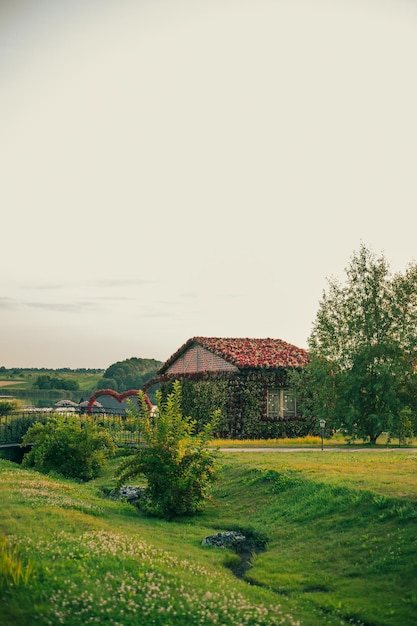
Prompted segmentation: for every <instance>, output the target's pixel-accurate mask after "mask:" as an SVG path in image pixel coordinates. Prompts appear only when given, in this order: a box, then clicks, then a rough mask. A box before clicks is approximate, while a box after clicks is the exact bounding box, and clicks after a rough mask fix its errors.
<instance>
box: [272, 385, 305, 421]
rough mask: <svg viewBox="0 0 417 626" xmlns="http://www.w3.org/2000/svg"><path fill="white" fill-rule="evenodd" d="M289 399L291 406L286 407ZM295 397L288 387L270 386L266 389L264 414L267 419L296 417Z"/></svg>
mask: <svg viewBox="0 0 417 626" xmlns="http://www.w3.org/2000/svg"><path fill="white" fill-rule="evenodd" d="M288 400H291V402H292V404H293V408H291V410H290V409H288V407H287V406H286V405H287V402H288ZM297 415H298V412H297V397H296V394H295V392H294V391H292V390H290V389H282V388H278V387H276V388H272V389H268V392H267V400H266V416H267V418H268V419H272V420H278V419H288V418H291V417H293V418H294V417H297Z"/></svg>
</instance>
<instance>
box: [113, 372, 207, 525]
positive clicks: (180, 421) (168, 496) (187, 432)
mask: <svg viewBox="0 0 417 626" xmlns="http://www.w3.org/2000/svg"><path fill="white" fill-rule="evenodd" d="M138 398H139V409H135V408H132V409H130V414H131V415H132V414H133V415H134V416H136V418H137V419H138V430H139V434H140V441H141V447H139V448H138V450H137V452H135V454H134V455H133V456H132V457H130V458H127V459H126V460H125V462H124V463H123V464H122V466H121V468H120V471H119V474H120V476H119V481H118V482H119V485H122V484H123V482H124V481H125V480H126V479H129V478H132V477H137V476H143V477H145V479H146V481H147V486H146V489H145V497H144V500H143V507H144V509H145V510H146V511H147V512H149V513H151V514H152V515H155V516H157V517H164V518H166V519H171V518H172V517H174V516H178V515H193V514H194V513H196V512H197V511H199V510H200V509H201V508H202V505H203V502H204V501H205V500H206V499H207V498H208V497H209V491H210V487H211V485H212V484H213V482H214V481H215V477H216V474H215V457H216V450H212V449H210V448H209V447H208V444H209V441H210V439H212V437H213V432H214V430H215V427H216V424H217V421H218V418H219V412H217V411H215V412H214V413H213V415H212V417H211V420H210V421H209V422H208V423H207V424H206V425H205V426H203V428H202V430H201V431H200V432H199V433H198V434H196V433H195V432H194V431H195V427H196V422H195V421H194V420H192V419H191V418H189V417H184V416H183V415H182V410H181V385H180V382H179V381H175V382H174V385H173V391H172V393H170V394H169V395H168V397H167V398H166V400H165V401H164V402H163V401H162V394H161V392H160V391H157V392H156V398H157V408H156V410H155V412H154V413H153V414H151V411H150V409H149V407H148V404H147V403H146V401H145V396H144V393H143V392H142V391H140V392H139V394H138Z"/></svg>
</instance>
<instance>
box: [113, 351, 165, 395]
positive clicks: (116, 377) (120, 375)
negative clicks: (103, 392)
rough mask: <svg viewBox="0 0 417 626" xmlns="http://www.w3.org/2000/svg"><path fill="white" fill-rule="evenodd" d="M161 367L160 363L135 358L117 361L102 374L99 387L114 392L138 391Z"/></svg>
mask: <svg viewBox="0 0 417 626" xmlns="http://www.w3.org/2000/svg"><path fill="white" fill-rule="evenodd" d="M161 365H162V363H161V361H156V360H155V359H139V358H137V357H132V358H130V359H126V360H124V361H117V363H113V365H110V367H108V368H107V369H106V371H105V372H104V374H103V380H102V382H101V386H102V387H103V388H104V387H109V388H111V389H114V390H115V391H128V390H129V389H140V388H141V387H142V385H143V384H144V383H145V382H146V381H147V380H149V379H150V378H152V377H153V376H154V375H155V374H156V372H157V371H158V369H159V368H160V367H161ZM109 382H110V383H112V384H109Z"/></svg>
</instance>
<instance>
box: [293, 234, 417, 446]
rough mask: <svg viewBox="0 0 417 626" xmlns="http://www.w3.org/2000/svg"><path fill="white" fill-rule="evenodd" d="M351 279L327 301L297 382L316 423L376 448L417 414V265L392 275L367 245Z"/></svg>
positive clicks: (335, 286)
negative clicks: (407, 414)
mask: <svg viewBox="0 0 417 626" xmlns="http://www.w3.org/2000/svg"><path fill="white" fill-rule="evenodd" d="M346 274H347V280H346V284H345V285H341V284H340V283H339V282H338V281H336V280H331V281H329V288H328V291H327V293H324V294H323V298H322V300H321V302H320V306H319V310H318V313H317V317H316V321H315V324H314V326H313V331H312V334H311V336H310V338H309V346H310V357H311V363H310V365H309V366H308V367H307V368H305V370H304V371H303V372H302V373H301V374H300V379H299V381H298V383H299V388H302V387H303V386H304V388H305V393H304V401H305V403H306V405H307V407H308V406H309V405H310V406H309V409H310V411H311V412H315V414H316V417H318V418H320V417H323V418H325V419H326V420H328V421H330V422H331V423H333V424H334V425H335V426H336V427H340V428H343V429H344V430H345V431H346V432H347V433H348V434H350V435H351V436H352V437H353V438H357V437H360V438H364V439H365V440H367V441H369V442H371V443H375V441H376V439H377V438H378V436H379V435H380V434H381V433H382V432H388V433H389V434H392V435H394V434H396V435H398V432H399V430H400V423H401V417H400V416H401V412H402V411H403V410H404V409H406V408H410V409H413V411H416V410H417V399H416V398H417V376H416V375H415V365H414V364H415V362H416V358H417V266H416V265H410V266H409V267H408V269H407V271H406V272H405V273H404V274H396V275H394V276H392V275H391V274H390V270H389V266H388V264H387V262H386V260H385V258H384V257H383V256H382V257H380V258H376V257H375V256H374V255H373V254H372V253H371V252H370V251H369V250H368V249H367V248H366V247H365V246H363V245H362V246H361V248H360V250H359V252H358V253H357V254H356V255H353V258H352V260H351V263H350V265H349V267H348V268H347V270H346Z"/></svg>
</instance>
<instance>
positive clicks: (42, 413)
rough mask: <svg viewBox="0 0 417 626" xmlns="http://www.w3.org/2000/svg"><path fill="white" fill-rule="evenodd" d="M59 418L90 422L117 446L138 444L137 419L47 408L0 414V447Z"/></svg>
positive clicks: (12, 442) (15, 442) (119, 415)
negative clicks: (98, 427) (101, 429)
mask: <svg viewBox="0 0 417 626" xmlns="http://www.w3.org/2000/svg"><path fill="white" fill-rule="evenodd" d="M57 415H61V416H62V417H63V418H64V419H77V420H79V421H80V423H81V424H82V423H86V422H91V421H92V422H93V423H95V424H97V425H98V426H101V427H102V428H104V429H106V430H107V431H108V432H109V433H110V434H111V436H112V437H113V439H114V441H115V443H116V444H118V445H127V444H132V445H133V444H138V443H139V432H138V418H133V417H129V416H127V415H125V414H120V412H116V411H114V412H113V411H107V410H106V412H105V413H101V412H100V413H97V412H96V413H92V414H91V415H90V414H89V413H76V412H74V413H73V412H71V413H69V412H68V413H65V412H59V413H58V412H56V411H54V410H52V409H51V410H49V409H39V410H36V409H31V410H30V411H19V412H12V413H7V414H5V415H0V445H1V446H6V445H20V444H21V442H22V439H23V437H24V435H25V434H26V432H27V430H28V428H29V427H30V426H31V425H32V424H34V423H35V422H41V423H42V424H45V423H46V422H48V421H49V420H50V419H51V418H54V417H57Z"/></svg>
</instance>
